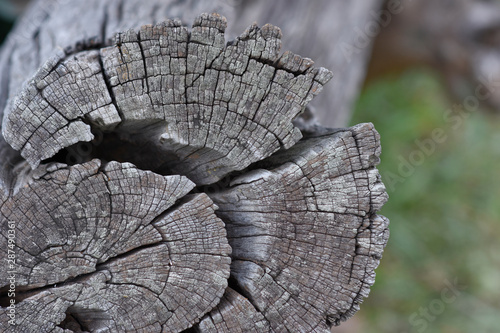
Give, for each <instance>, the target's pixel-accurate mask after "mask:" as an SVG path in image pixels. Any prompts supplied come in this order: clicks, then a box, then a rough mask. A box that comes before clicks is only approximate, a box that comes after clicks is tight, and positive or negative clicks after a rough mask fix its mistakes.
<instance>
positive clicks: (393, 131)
mask: <svg viewBox="0 0 500 333" xmlns="http://www.w3.org/2000/svg"><path fill="white" fill-rule="evenodd" d="M0 14H2V15H1V21H0V29H1V36H0V39H1V38H3V36H5V34H6V33H7V31H8V30H9V28H10V26H11V24H12V20H13V18H14V16H15V10H14V8H7V7H5V2H3V1H0ZM405 67H407V68H403V69H401V68H398V70H397V71H390V70H389V71H385V72H387V73H385V72H382V73H377V75H375V76H374V77H371V78H370V80H369V82H367V83H366V84H365V87H364V89H363V91H362V94H361V96H360V98H359V100H358V102H357V104H356V107H355V111H354V115H353V118H352V120H351V124H357V123H361V122H372V123H373V124H374V125H375V128H376V129H377V130H378V131H379V133H380V134H381V137H382V139H381V140H382V156H381V160H382V162H381V164H380V166H379V170H380V173H381V174H382V179H383V180H384V183H385V184H386V187H387V191H388V193H389V196H390V199H389V201H388V203H387V204H386V205H385V206H384V208H383V209H382V211H381V214H382V215H385V216H387V217H388V218H389V219H390V220H391V224H390V230H391V237H390V240H389V243H388V246H387V248H386V250H385V253H384V257H383V259H382V261H381V265H380V266H379V268H378V269H377V271H376V273H377V279H376V283H375V285H374V287H373V288H372V292H371V294H370V297H369V298H368V299H367V300H366V301H365V302H364V304H363V305H362V306H361V310H360V311H359V312H358V313H357V314H356V315H355V316H354V317H353V318H352V319H351V320H349V321H348V322H347V323H345V324H343V325H341V327H344V328H343V329H341V331H342V332H344V331H348V332H353V333H356V332H398V333H405V332H408V333H410V332H419V333H422V332H428V333H438V332H439V333H451V332H463V333H469V332H478V333H479V332H481V333H488V332H492V333H493V332H500V328H499V327H500V316H499V310H500V242H499V239H500V224H499V221H500V203H499V198H500V177H499V169H500V117H499V114H500V110H494V109H493V110H492V109H489V110H485V109H482V108H481V107H480V108H477V109H475V110H474V111H473V112H468V111H464V112H462V113H456V112H455V113H452V110H453V109H456V108H457V106H460V104H461V103H462V102H463V100H461V99H460V98H457V95H456V94H450V88H449V84H450V82H449V81H446V80H449V78H448V79H447V78H445V77H443V75H442V73H440V72H439V71H438V70H435V69H432V67H430V66H423V65H422V64H416V65H411V66H405ZM391 72H392V73H391ZM499 93H500V92H498V93H497V94H499ZM437 134H439V135H437ZM436 138H439V140H436ZM334 331H336V330H334Z"/></svg>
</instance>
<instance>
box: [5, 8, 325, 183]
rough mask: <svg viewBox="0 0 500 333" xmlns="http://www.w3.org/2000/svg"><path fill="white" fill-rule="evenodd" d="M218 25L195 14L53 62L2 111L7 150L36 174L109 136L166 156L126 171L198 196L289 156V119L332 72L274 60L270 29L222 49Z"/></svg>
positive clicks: (216, 19)
mask: <svg viewBox="0 0 500 333" xmlns="http://www.w3.org/2000/svg"><path fill="white" fill-rule="evenodd" d="M226 26H227V22H226V19H225V18H224V17H222V16H220V15H218V14H210V15H209V14H202V15H201V16H199V17H198V18H197V19H196V20H195V22H194V24H193V27H192V29H191V31H188V29H187V28H186V27H183V26H181V24H180V21H178V20H172V21H166V22H162V23H159V24H156V25H146V26H143V27H142V28H141V29H140V31H138V32H136V31H134V30H129V31H126V32H122V33H119V34H117V36H116V39H115V42H114V44H113V45H109V46H107V47H103V48H96V49H90V50H85V51H80V52H76V53H71V54H64V53H61V54H58V55H57V56H56V57H54V58H53V59H50V60H49V61H48V62H47V63H46V64H44V65H43V66H42V67H41V69H40V70H39V71H38V73H37V74H35V76H34V77H33V78H32V79H30V80H28V82H27V83H26V84H25V86H24V88H23V90H22V92H21V93H20V94H19V95H18V96H17V97H16V98H15V99H14V100H13V101H12V103H11V104H10V105H9V106H8V107H7V109H6V112H5V118H4V126H3V135H4V137H5V139H6V141H7V142H8V143H9V144H10V145H11V146H12V147H13V148H14V149H16V150H19V151H20V152H21V155H22V156H23V157H24V158H25V159H26V160H27V161H28V162H29V163H30V165H31V166H32V167H33V168H36V167H37V166H38V165H39V164H40V162H41V161H43V160H46V159H48V158H51V157H53V156H54V155H56V153H58V152H59V151H61V150H63V149H65V148H68V147H70V146H71V145H74V144H76V143H78V142H82V141H83V142H89V141H91V140H93V139H94V134H93V132H96V131H103V132H114V133H117V135H119V136H120V137H123V138H125V137H126V138H130V137H133V139H132V141H133V142H134V143H139V144H140V145H142V146H146V147H148V149H149V153H152V154H158V153H161V154H159V155H158V156H168V158H165V159H164V160H159V159H157V161H156V163H155V164H154V165H141V163H140V160H138V161H133V162H135V164H137V165H139V166H140V167H142V168H144V169H157V168H163V169H169V170H170V171H171V172H172V173H178V174H184V175H186V176H188V177H190V179H191V180H193V181H194V182H195V183H197V184H199V185H200V184H202V185H205V184H210V183H215V182H217V181H218V180H220V179H221V178H223V177H224V176H226V175H227V174H228V173H230V172H232V171H235V170H242V169H244V168H246V167H247V166H248V165H250V164H251V163H254V162H256V161H259V160H261V159H263V158H266V157H268V156H270V155H271V154H273V153H274V152H276V151H278V150H279V149H280V148H281V147H284V148H289V147H291V146H293V145H294V144H295V143H296V142H297V141H298V140H299V139H300V137H301V134H300V131H299V130H298V129H297V128H295V127H294V126H293V124H292V120H293V119H294V118H296V117H297V116H298V115H299V114H300V113H301V112H302V110H303V109H304V107H305V106H306V104H307V103H308V102H309V101H310V100H311V99H312V98H313V97H314V96H315V95H317V94H318V93H319V91H320V90H321V88H322V86H323V85H324V84H326V82H327V81H328V80H329V79H330V78H331V72H330V71H328V70H326V69H324V68H320V69H315V68H313V67H312V62H311V61H310V59H303V58H302V57H300V56H297V55H294V54H292V53H291V52H285V53H284V54H283V55H282V56H280V53H279V51H280V49H281V31H280V29H279V28H277V27H274V26H272V25H265V26H264V27H262V28H259V27H258V26H257V25H252V26H251V27H249V28H248V29H247V30H246V31H245V32H244V33H243V34H242V35H241V36H240V37H238V38H237V39H236V40H235V41H232V42H229V43H227V45H226V43H225V38H224V31H225V28H226ZM124 141H125V142H126V141H127V140H124ZM128 141H130V140H128ZM125 142H124V143H123V144H124V145H126V143H125ZM97 157H98V156H97Z"/></svg>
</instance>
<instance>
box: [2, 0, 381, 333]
mask: <svg viewBox="0 0 500 333" xmlns="http://www.w3.org/2000/svg"><path fill="white" fill-rule="evenodd" d="M94 2H95V3H94ZM47 3H49V2H47V1H45V2H44V1H39V2H37V3H35V5H34V7H33V8H32V11H34V12H36V10H40V7H39V6H42V4H47ZM68 3H73V4H74V2H71V1H69V2H68ZM92 3H93V4H94V5H95V6H96V8H100V10H101V11H102V12H99V13H100V14H99V15H102V17H101V18H102V22H103V24H102V25H99V26H98V27H90V28H89V29H90V30H92V29H94V30H96V31H95V32H96V36H98V37H97V38H91V39H89V38H83V39H81V42H78V43H74V41H75V40H76V41H78V39H74V40H73V43H71V42H70V41H71V36H72V35H74V36H76V37H78V36H80V34H81V32H78V31H79V28H81V27H79V26H78V24H77V25H75V26H74V27H73V28H70V29H69V31H68V32H67V34H66V33H64V32H61V33H59V34H57V36H58V37H57V38H56V39H57V42H56V45H60V46H63V49H59V51H58V52H57V53H56V54H55V55H53V56H52V57H50V59H49V60H46V61H43V60H42V61H40V60H38V59H39V57H40V54H44V55H50V54H51V53H52V52H51V51H48V48H47V44H51V43H54V41H51V42H49V41H48V40H45V38H47V37H48V36H49V35H50V33H49V31H53V30H51V29H54V28H50V29H48V30H45V29H47V28H46V27H43V28H41V27H42V25H41V24H40V25H38V29H39V30H38V32H37V33H36V34H37V36H38V37H37V38H41V39H44V42H40V44H39V45H40V47H39V49H38V54H37V55H36V56H33V55H29V54H28V53H29V50H28V49H24V50H23V47H22V46H21V44H15V45H16V47H14V48H13V49H11V50H10V51H11V53H9V51H5V49H4V50H3V53H2V55H1V58H0V59H1V60H0V67H2V68H6V67H5V66H7V65H8V64H10V65H11V66H20V62H18V61H19V59H25V60H26V62H27V64H28V65H27V66H28V67H30V68H32V70H31V72H30V70H27V69H26V68H23V69H19V70H12V71H9V72H8V73H7V74H5V75H3V76H2V78H3V79H2V80H0V83H1V84H2V85H1V89H0V93H1V94H3V95H2V98H4V99H3V100H2V99H0V103H2V110H3V111H4V112H5V114H4V116H3V125H2V133H3V136H4V137H5V139H6V141H3V139H0V147H2V149H1V150H0V152H1V153H2V159H1V164H2V172H1V173H0V176H1V182H0V186H1V190H0V195H1V196H0V235H1V237H0V248H2V249H9V250H11V252H1V253H2V258H1V259H2V262H6V263H8V264H9V265H11V266H6V267H7V269H4V270H2V271H1V273H0V306H1V310H0V330H2V331H20V332H83V331H84V332H181V331H185V330H189V331H197V332H246V331H257V332H284V331H297V332H328V331H329V330H330V327H331V326H333V325H338V324H339V323H340V321H343V320H346V319H347V318H348V317H350V316H352V314H353V313H354V312H355V311H356V310H357V309H358V308H359V303H360V302H361V301H362V299H363V297H366V296H367V294H368V291H369V287H370V286H371V285H372V284H373V283H374V269H375V268H376V266H377V265H378V262H379V260H380V257H381V255H382V250H383V247H384V246H385V244H386V242H387V237H388V229H387V224H388V221H387V219H385V218H384V217H381V216H378V215H377V214H376V211H377V210H378V209H379V208H380V207H381V206H382V204H383V203H384V202H385V201H386V199H387V195H386V193H385V188H384V186H383V184H382V183H381V182H380V177H379V175H378V172H377V170H376V169H375V165H376V164H377V163H378V160H379V154H380V142H379V137H378V134H377V132H376V131H375V130H374V128H373V126H372V125H370V124H363V125H358V126H355V127H353V128H350V129H343V130H328V129H323V128H320V127H313V128H311V127H310V128H308V130H307V131H302V132H301V131H300V130H299V129H298V128H297V127H294V125H293V123H292V120H294V119H295V118H296V117H297V116H298V115H299V114H300V113H301V112H302V111H303V109H304V107H305V105H306V104H307V103H308V102H309V101H310V99H311V98H312V97H313V96H315V95H316V94H317V93H318V92H319V91H320V90H321V87H322V85H323V84H324V83H326V81H328V79H329V78H330V77H331V74H330V72H329V71H328V70H326V69H315V68H314V67H312V65H313V64H312V61H311V60H309V59H307V58H302V57H299V56H296V55H294V54H293V53H291V52H285V53H283V54H280V53H279V52H280V45H281V43H280V38H281V34H280V31H279V29H278V28H276V27H274V26H271V25H266V26H264V27H262V28H258V27H257V26H256V25H252V26H250V28H248V29H247V30H246V31H245V32H244V33H243V34H242V35H240V37H238V38H237V39H236V40H235V41H233V42H229V43H227V44H226V43H225V38H224V29H225V27H226V21H225V19H224V18H223V17H221V16H219V15H218V14H210V15H209V14H203V15H201V16H198V17H197V18H194V22H195V23H194V25H193V28H192V29H191V30H188V29H187V28H185V27H184V26H183V25H182V24H181V22H180V21H178V20H168V21H161V22H159V23H156V24H154V25H146V26H142V27H139V28H137V27H136V30H126V31H125V32H122V33H120V34H118V35H117V37H116V39H114V40H111V39H109V38H107V36H109V34H110V32H109V30H108V29H110V27H118V26H119V24H118V23H119V22H123V20H125V19H124V18H123V17H124V16H127V17H128V16H130V18H127V20H130V22H132V23H131V24H132V26H134V25H135V24H134V23H133V22H136V21H133V19H132V15H131V14H130V12H131V11H133V8H137V10H138V11H140V10H144V8H143V7H140V6H139V5H138V4H139V2H138V1H110V2H99V1H92ZM193 3H197V4H198V7H197V8H199V7H204V6H205V7H207V6H208V7H211V6H212V5H213V3H211V4H210V5H201V4H200V2H197V1H193ZM203 3H204V4H206V2H203ZM163 5H165V6H166V7H169V8H168V10H167V8H164V11H165V12H172V13H175V12H176V11H177V12H179V8H182V6H181V5H179V4H178V3H176V2H172V3H169V2H167V3H165V4H162V5H161V6H163ZM37 6H38V7H37ZM61 6H62V8H65V6H66V5H65V4H63V5H61ZM67 6H69V4H68V5H67ZM161 6H160V5H158V7H154V8H155V9H156V10H158V9H159V8H160V7H161ZM177 6H180V7H177ZM125 7H127V8H126V9H124V8H125ZM75 8H79V7H78V6H76V7H74V8H73V7H72V8H69V7H68V8H66V10H67V11H68V13H70V15H69V17H68V16H65V17H64V18H61V20H62V21H65V20H67V22H70V21H71V18H73V19H74V18H75V17H76V15H77V13H78V12H77V9H75ZM176 8H177V9H176ZM223 8H224V7H223ZM149 9H151V8H149ZM204 9H206V8H204ZM58 10H59V11H60V12H59V13H60V14H61V13H62V12H61V8H59V7H56V8H55V9H54V11H53V12H52V13H51V14H50V15H48V16H47V17H46V18H45V19H46V23H47V24H48V25H49V26H50V22H51V17H52V16H51V15H56V14H57V13H58ZM226 10H228V9H226ZM229 11H230V10H229ZM147 13H148V14H147V15H146V14H141V15H139V16H140V17H141V18H144V17H147V16H148V15H153V16H154V15H156V12H155V13H154V14H151V11H148V12H147ZM189 13H190V14H185V13H184V14H183V15H184V17H186V15H187V16H189V15H191V14H192V12H189ZM60 14H57V15H60ZM83 15H86V14H83ZM141 20H142V19H138V21H137V22H140V23H144V22H141ZM125 21H126V20H125ZM153 22H154V21H153ZM129 27H130V26H129ZM129 27H127V28H129ZM84 30H85V29H84ZM86 31H88V30H86ZM111 31H112V30H111ZM88 36H93V35H87V37H88ZM65 39H66V41H65V42H63V41H64V40H65ZM53 46H54V45H53ZM21 55H23V56H22V57H21ZM41 59H43V58H41ZM36 66H40V68H39V69H38V70H36V71H35V69H36ZM33 73H34V74H33ZM23 80H25V81H26V82H25V83H24V84H23V85H22V87H21V85H20V83H21V82H22V81H23ZM7 86H8V88H7ZM7 96H9V102H7V101H6V100H5V99H6V97H7ZM4 107H5V108H4ZM98 135H99V136H100V138H101V140H100V142H96V143H95V145H94V146H92V145H87V146H85V147H87V148H88V149H89V151H88V152H87V153H86V154H83V155H84V156H83V155H81V156H77V157H78V158H77V159H76V160H71V159H69V158H67V156H66V154H68V153H69V152H70V151H71V149H75V151H78V148H81V147H84V146H83V144H84V142H85V141H89V140H92V139H93V137H96V136H98ZM302 136H304V137H303V138H302V139H301V137H302ZM6 142H8V143H9V144H10V145H11V146H12V147H14V149H13V148H10V147H9V146H8V145H7V143H6ZM16 150H18V151H20V154H21V156H20V155H19V154H18V153H17V151H16ZM61 162H64V163H61ZM129 162H132V163H134V164H131V163H129ZM7 253H9V256H7ZM4 256H5V257H4ZM7 259H10V260H11V261H9V262H7V261H6V260H7ZM12 288H14V293H15V295H11V294H10V291H9V290H11V289H12ZM11 304H14V305H15V310H14V311H12V310H13V308H12V307H11V308H9V307H8V306H9V305H11ZM8 315H11V316H10V317H9V316H8ZM12 324H15V325H12Z"/></svg>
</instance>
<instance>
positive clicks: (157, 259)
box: [0, 160, 231, 332]
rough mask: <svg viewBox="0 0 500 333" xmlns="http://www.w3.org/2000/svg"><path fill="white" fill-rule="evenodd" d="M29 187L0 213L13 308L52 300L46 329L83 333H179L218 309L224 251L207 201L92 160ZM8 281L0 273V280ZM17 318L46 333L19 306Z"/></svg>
mask: <svg viewBox="0 0 500 333" xmlns="http://www.w3.org/2000/svg"><path fill="white" fill-rule="evenodd" d="M30 179H31V182H29V183H27V184H24V185H22V186H20V187H19V188H18V189H17V190H16V191H15V192H14V194H13V195H11V196H8V197H5V196H4V197H3V198H2V202H1V205H0V207H1V217H2V221H5V222H7V223H2V226H1V228H2V233H1V235H2V237H1V238H0V245H1V246H2V248H7V238H6V237H5V235H7V228H8V224H15V225H16V230H18V233H17V236H16V245H17V247H16V253H17V272H16V284H17V288H18V290H19V291H18V296H17V297H18V298H19V300H22V302H21V304H23V303H25V302H26V301H28V302H34V303H33V304H38V305H33V306H35V307H43V306H44V304H45V303H44V302H48V300H49V299H52V298H54V297H56V298H57V300H58V301H59V300H60V299H62V300H63V303H64V306H61V308H58V310H57V311H54V312H53V313H52V314H50V318H51V319H50V320H49V321H50V322H54V323H55V322H57V323H59V322H60V321H61V320H59V321H58V318H61V317H62V318H64V314H65V313H66V314H71V315H72V316H73V317H77V318H78V322H80V323H81V324H83V326H84V327H85V328H86V329H87V330H90V331H98V330H100V329H110V330H111V331H115V332H135V331H144V332H152V331H161V330H162V328H164V327H169V328H168V330H170V331H175V332H178V331H182V330H183V329H186V328H188V327H190V326H191V325H192V324H193V323H194V322H195V321H197V320H199V319H200V318H201V316H203V314H205V313H206V312H207V311H209V310H211V309H212V308H213V307H214V306H216V305H217V304H218V302H219V299H220V297H221V296H222V294H223V293H224V290H225V288H226V286H227V278H228V276H229V263H230V258H229V254H230V253H231V248H230V247H229V245H228V243H227V239H226V231H225V229H224V223H223V222H222V221H221V220H220V219H218V218H217V217H216V216H215V214H214V208H215V206H214V205H213V203H212V201H211V200H210V199H209V198H208V197H207V196H206V195H205V194H196V195H191V196H186V194H187V193H188V192H189V191H190V190H191V189H192V188H193V187H194V184H193V183H192V182H191V181H189V180H188V179H187V178H185V177H182V176H166V177H163V176H160V175H156V174H153V173H152V172H149V171H141V170H138V169H136V168H135V167H133V166H132V165H131V164H120V163H117V162H110V163H108V164H107V165H105V166H102V168H101V165H100V162H99V161H98V160H94V161H91V162H88V163H85V164H81V165H78V166H74V167H67V166H66V165H62V164H51V165H44V166H42V167H40V168H38V169H36V170H35V171H33V175H32V177H30ZM35 198H36V200H34V199H35ZM180 198H182V200H180V201H179V199H180ZM174 204H175V206H174ZM8 275H9V274H8V273H7V270H2V271H1V273H0V281H8ZM58 285H61V287H63V288H62V289H61V288H59V287H58ZM3 286H4V283H2V286H1V287H3ZM40 293H42V294H44V293H45V294H47V296H46V297H45V296H44V297H42V298H41V299H39V298H40V297H41V296H40ZM67 294H68V296H67ZM47 297H48V298H47ZM145 313H148V316H146V317H143V316H144V314H145ZM138 318H142V319H141V321H140V322H137V320H138ZM17 320H18V321H17V324H18V326H20V327H22V328H23V329H25V330H26V331H31V332H45V331H49V330H48V328H49V326H50V325H49V326H47V328H43V327H39V326H37V325H41V324H43V325H48V324H46V321H47V318H44V315H42V313H40V312H38V311H33V312H24V311H22V307H21V309H19V317H18V319H17ZM136 324H137V325H139V324H140V325H141V327H140V329H139V327H137V326H135V325H136ZM51 327H52V328H54V327H55V325H52V326H51Z"/></svg>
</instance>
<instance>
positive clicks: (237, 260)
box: [211, 124, 388, 332]
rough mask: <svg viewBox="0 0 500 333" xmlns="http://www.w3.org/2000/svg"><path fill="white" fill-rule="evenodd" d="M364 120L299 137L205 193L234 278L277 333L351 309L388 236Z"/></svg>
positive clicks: (323, 325) (328, 321)
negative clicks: (224, 235)
mask: <svg viewBox="0 0 500 333" xmlns="http://www.w3.org/2000/svg"><path fill="white" fill-rule="evenodd" d="M379 154H380V146H379V136H378V133H377V132H376V131H375V130H374V129H373V126H372V125H369V124H363V125H358V126H355V127H353V128H350V129H346V130H339V131H335V132H334V133H332V134H324V135H321V136H319V137H312V138H308V139H306V140H303V141H301V142H299V143H298V144H297V145H295V146H294V147H292V148H291V149H289V150H287V151H283V152H280V153H278V154H276V155H274V156H273V157H271V158H270V159H268V160H265V161H263V162H262V164H261V165H262V166H263V167H264V166H265V169H264V168H263V169H261V168H257V169H255V170H253V171H251V172H249V173H247V174H244V175H242V176H240V177H238V178H236V179H234V180H233V182H232V186H231V187H230V188H229V189H224V190H221V191H220V192H216V193H213V194H211V198H212V199H213V200H214V202H215V203H216V204H217V205H218V206H219V210H218V211H217V214H218V216H220V217H221V218H222V219H223V220H224V221H226V224H227V231H228V238H229V243H230V245H231V247H232V248H233V256H232V257H233V262H232V264H231V275H232V276H233V277H234V278H235V279H236V281H237V283H238V285H239V287H240V288H241V289H242V290H243V294H244V295H245V296H247V297H248V298H249V299H250V300H251V302H252V304H253V305H254V306H255V307H256V308H257V309H258V311H259V312H261V313H262V314H263V315H264V316H265V317H266V319H267V320H268V321H269V323H270V325H271V328H272V331H273V332H285V331H295V332H299V331H300V332H313V331H314V332H320V331H324V332H326V331H328V330H329V328H330V326H332V325H334V324H338V323H339V322H340V321H341V320H345V319H346V318H348V317H350V316H352V314H353V313H354V312H355V311H357V310H358V309H359V303H360V302H361V301H362V299H363V298H364V297H366V296H367V295H368V292H369V287H370V286H371V285H372V284H373V283H374V276H373V270H374V269H375V268H376V267H377V266H378V263H379V260H380V258H381V256H382V250H383V247H384V246H385V244H386V242H387V238H388V229H387V226H388V221H387V219H385V218H384V217H381V216H378V215H376V214H375V213H376V211H377V210H379V209H380V208H381V206H382V205H383V204H384V203H385V201H386V200H387V194H386V192H385V187H384V185H383V184H382V183H381V181H380V176H379V174H378V171H377V170H376V169H374V166H375V165H376V164H377V163H378V161H379Z"/></svg>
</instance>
